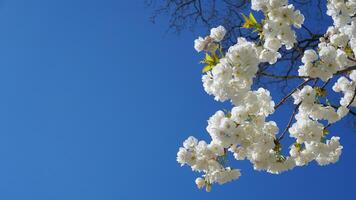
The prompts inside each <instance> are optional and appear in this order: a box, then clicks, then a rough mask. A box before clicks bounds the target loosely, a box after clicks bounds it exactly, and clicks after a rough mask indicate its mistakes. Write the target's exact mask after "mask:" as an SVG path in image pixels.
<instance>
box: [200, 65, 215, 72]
mask: <svg viewBox="0 0 356 200" xmlns="http://www.w3.org/2000/svg"><path fill="white" fill-rule="evenodd" d="M211 69H213V66H212V65H207V66H205V67H204V68H203V70H202V72H203V73H205V72H208V71H210V70H211Z"/></svg>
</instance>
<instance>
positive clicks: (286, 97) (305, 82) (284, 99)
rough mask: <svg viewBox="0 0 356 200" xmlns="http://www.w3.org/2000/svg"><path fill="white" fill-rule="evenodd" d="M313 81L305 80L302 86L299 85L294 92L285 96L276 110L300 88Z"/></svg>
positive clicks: (275, 107)
mask: <svg viewBox="0 0 356 200" xmlns="http://www.w3.org/2000/svg"><path fill="white" fill-rule="evenodd" d="M311 80H313V79H308V80H305V81H304V82H303V83H301V84H300V85H298V87H296V88H294V90H292V91H291V92H290V93H289V94H287V96H285V97H284V98H283V99H282V100H281V101H280V102H279V103H278V104H277V105H276V106H274V109H275V110H276V109H277V108H278V107H279V106H281V105H282V104H283V103H284V102H285V101H286V100H287V99H288V98H289V97H290V96H291V95H292V94H293V93H294V92H295V91H297V90H298V89H299V88H301V87H303V86H304V85H305V84H307V83H308V82H309V81H311Z"/></svg>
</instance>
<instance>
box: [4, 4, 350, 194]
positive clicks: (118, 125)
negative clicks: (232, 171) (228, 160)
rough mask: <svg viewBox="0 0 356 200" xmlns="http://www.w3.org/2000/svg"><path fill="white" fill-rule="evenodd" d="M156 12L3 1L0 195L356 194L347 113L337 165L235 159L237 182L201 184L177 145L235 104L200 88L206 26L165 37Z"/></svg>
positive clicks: (339, 129) (339, 130)
mask: <svg viewBox="0 0 356 200" xmlns="http://www.w3.org/2000/svg"><path fill="white" fill-rule="evenodd" d="M149 14H150V10H149V9H146V8H145V7H144V6H143V2H142V1H139V0H132V1H115V0H101V1H99V0H62V1H58V0H31V1H28V0H11V1H10V0H2V1H0V28H1V31H0V199H4V200H27V199H28V200H49V199H50V200H57V199H58V200H80V199H83V200H111V199H120V200H121V199H122V200H131V199H135V200H137V199H172V200H175V199H206V200H208V199H216V198H237V199H262V198H263V199H276V198H277V199H281V198H288V199H290V200H293V199H301V198H303V199H323V200H327V199H336V198H337V199H353V198H354V197H353V196H354V185H355V184H354V183H355V180H356V173H355V171H354V169H355V166H356V161H355V160H354V153H355V152H356V134H355V128H351V127H350V126H351V123H350V119H345V120H343V121H342V122H340V123H339V124H338V125H335V126H333V127H332V128H331V132H332V134H333V135H340V136H341V142H342V144H343V145H344V152H343V154H342V156H341V160H340V161H339V162H338V163H337V164H335V165H330V166H327V167H318V166H316V165H315V164H311V165H310V166H308V167H303V168H297V169H295V170H293V171H290V172H288V173H284V174H282V175H279V176H276V175H270V174H267V173H264V172H255V171H253V170H252V167H251V165H250V164H249V163H248V162H232V165H233V166H235V167H238V168H241V169H242V173H243V176H242V177H241V179H240V180H238V181H235V182H232V183H229V184H226V185H224V186H215V187H213V191H212V192H211V193H205V192H204V191H201V190H198V189H197V188H196V187H195V184H194V180H195V177H196V176H198V174H195V173H193V172H191V170H190V169H189V168H188V167H183V168H181V167H180V166H179V165H178V163H176V161H175V159H176V152H177V150H178V147H179V146H180V145H181V143H182V142H183V140H184V139H185V138H186V137H188V136H189V135H194V136H196V137H198V138H200V139H208V137H207V133H206V132H205V127H206V120H207V119H208V117H209V116H211V115H212V114H213V113H214V112H215V111H217V110H218V109H223V108H229V104H221V103H218V102H215V101H214V100H213V98H212V97H210V96H208V95H207V94H205V92H204V91H203V88H202V85H201V80H200V76H201V72H200V71H201V66H199V65H198V61H199V59H200V56H201V55H198V54H196V52H195V51H194V49H193V46H192V44H193V40H194V38H195V37H196V36H197V35H198V34H205V33H203V32H199V31H197V32H196V33H191V32H185V33H183V34H182V35H180V36H176V35H171V34H168V35H165V34H164V33H165V30H166V27H167V24H165V22H162V23H158V24H155V25H153V24H151V23H150V22H149V20H148V17H149ZM162 21H164V20H162ZM273 91H274V90H273V89H272V92H273ZM276 92H277V91H275V93H276ZM278 98H279V95H276V96H274V100H275V101H278ZM287 112H288V109H285V108H283V109H281V111H280V112H279V113H278V114H276V116H275V117H274V119H275V120H276V121H278V122H280V123H281V127H283V124H285V123H286V119H285V118H286V117H285V116H286V115H288V114H289V113H287Z"/></svg>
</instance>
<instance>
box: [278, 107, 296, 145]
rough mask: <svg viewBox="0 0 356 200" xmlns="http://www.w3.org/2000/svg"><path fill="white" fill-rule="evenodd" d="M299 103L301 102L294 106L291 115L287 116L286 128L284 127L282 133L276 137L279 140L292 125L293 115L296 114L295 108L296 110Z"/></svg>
mask: <svg viewBox="0 0 356 200" xmlns="http://www.w3.org/2000/svg"><path fill="white" fill-rule="evenodd" d="M300 104H301V103H299V104H298V105H297V106H295V108H294V110H293V113H292V115H291V117H290V118H289V121H288V124H287V126H286V128H285V129H284V131H283V133H282V134H281V135H280V136H279V137H278V141H281V140H282V139H283V138H284V135H285V134H286V133H287V132H288V129H289V128H290V127H291V126H292V122H293V119H294V116H295V115H296V114H297V110H298V108H299V106H300Z"/></svg>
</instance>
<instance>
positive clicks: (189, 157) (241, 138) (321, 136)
mask: <svg viewBox="0 0 356 200" xmlns="http://www.w3.org/2000/svg"><path fill="white" fill-rule="evenodd" d="M327 6H328V11H327V14H328V15H330V16H332V18H333V20H334V25H333V26H331V27H329V28H328V30H327V32H326V34H325V36H324V37H322V38H320V43H319V45H318V51H315V50H314V49H309V50H306V51H305V52H304V56H303V57H302V59H301V62H302V63H303V65H301V66H300V67H299V70H298V73H299V76H300V77H302V78H305V79H308V80H311V79H320V80H322V81H325V82H326V81H330V79H331V78H332V77H334V76H336V75H341V74H342V73H340V72H342V71H343V70H345V69H348V68H349V67H352V66H354V65H355V64H356V62H355V61H354V60H355V59H354V57H355V56H354V55H355V52H356V24H355V23H354V20H355V19H354V18H353V17H352V16H354V15H355V14H356V1H351V0H350V1H338V0H330V1H329V2H328V5H327ZM251 8H252V10H255V11H261V12H263V14H264V16H265V19H264V20H263V21H262V22H261V24H258V23H257V22H255V20H253V21H254V22H253V23H252V26H253V27H254V28H255V29H256V30H257V32H258V34H259V35H260V41H259V42H258V43H257V42H253V41H248V40H247V39H246V38H242V37H240V38H238V39H237V42H236V44H234V45H232V46H230V47H229V48H228V49H227V51H226V52H225V53H222V52H220V53H218V54H217V53H216V51H218V50H220V51H221V43H220V42H221V41H222V40H223V39H224V36H225V34H226V32H227V31H226V30H225V28H224V27H222V26H219V27H216V28H213V29H211V31H210V35H208V36H206V37H199V38H198V39H196V40H195V41H194V48H195V49H196V50H197V51H198V52H202V51H204V52H205V53H206V55H208V56H207V58H211V57H214V58H216V59H217V62H216V63H215V61H214V62H212V61H209V60H208V61H205V62H208V63H210V65H214V66H212V67H211V69H210V68H209V69H208V70H207V71H206V73H205V74H204V75H203V76H202V82H203V86H204V90H205V91H206V92H207V93H208V94H209V95H212V96H214V99H215V100H217V101H221V102H224V101H231V103H232V105H233V107H232V109H231V110H230V111H221V110H220V111H217V112H216V113H215V114H214V115H213V116H211V117H210V118H209V120H208V126H207V128H206V131H207V132H208V133H209V135H210V137H211V141H210V142H209V143H208V142H206V141H198V140H197V139H196V138H195V137H193V136H190V137H189V138H188V139H186V140H185V141H184V143H183V146H182V147H180V148H179V151H178V153H177V161H178V162H179V163H180V164H181V165H182V166H183V165H188V166H190V167H191V168H192V170H193V171H196V172H200V173H203V175H202V176H201V177H198V178H197V179H196V181H195V183H196V184H197V186H198V188H203V187H205V188H206V190H207V191H210V190H211V186H212V184H214V183H218V184H224V183H226V182H229V181H232V180H235V179H238V178H239V177H240V176H241V173H240V169H233V168H232V167H229V166H227V163H226V159H227V154H228V153H229V152H230V153H232V154H233V156H234V158H235V159H236V160H245V159H247V160H249V161H250V162H251V164H252V165H253V167H254V169H255V170H263V171H267V172H269V173H273V174H279V173H281V172H284V171H287V170H290V169H293V168H294V167H296V166H304V165H307V164H308V163H309V162H311V161H316V162H317V163H318V164H319V165H327V164H331V163H335V162H337V161H338V159H339V156H340V155H341V152H342V148H343V147H342V146H341V144H340V143H339V140H340V138H339V137H335V136H333V137H331V138H330V139H327V137H328V130H327V127H328V126H330V125H331V124H333V123H335V122H337V121H339V120H341V119H342V118H343V117H345V116H346V115H347V114H348V112H349V108H350V107H355V106H356V98H355V89H356V70H353V71H351V73H350V74H349V75H348V76H344V75H341V76H340V77H339V78H338V80H337V82H336V83H335V84H334V86H333V88H332V89H333V91H335V92H340V93H341V94H342V95H343V96H342V98H341V99H340V106H339V107H337V108H335V107H333V106H331V105H328V104H326V105H325V104H323V103H321V102H320V101H321V99H323V98H325V99H327V97H326V94H325V89H324V87H315V86H311V85H304V86H303V87H301V88H296V90H294V92H293V93H292V94H291V96H292V97H293V99H294V104H295V114H294V115H293V117H294V118H295V121H294V123H291V124H290V126H289V127H287V130H286V131H288V132H289V136H290V137H291V138H293V139H295V143H294V144H292V145H291V146H290V151H289V154H288V155H283V152H282V144H281V139H282V138H283V136H284V132H283V135H282V137H277V134H278V133H279V132H280V131H279V128H278V126H277V123H276V122H274V121H269V120H268V117H269V116H270V115H271V114H273V113H274V112H275V109H276V105H275V102H274V101H273V100H272V97H271V94H270V92H269V91H268V90H267V89H264V88H259V89H257V90H253V89H252V85H253V80H254V78H255V77H256V74H257V72H258V70H259V65H260V64H261V63H269V64H274V63H276V62H277V61H278V59H279V58H280V57H281V54H280V53H279V50H280V48H286V49H287V50H288V49H292V48H293V47H294V44H295V43H296V41H297V38H296V33H295V31H294V30H293V27H294V28H301V27H302V24H303V22H304V16H303V15H302V14H301V12H300V11H299V10H296V9H295V8H294V6H293V5H291V4H288V1H287V0H252V1H251ZM354 50H355V51H354ZM210 55H211V56H210ZM350 58H351V59H350ZM212 63H213V64H212ZM325 122H327V125H324V124H323V123H325Z"/></svg>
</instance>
